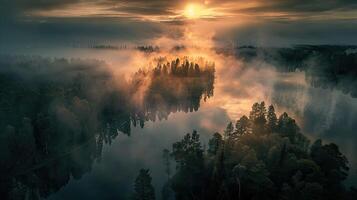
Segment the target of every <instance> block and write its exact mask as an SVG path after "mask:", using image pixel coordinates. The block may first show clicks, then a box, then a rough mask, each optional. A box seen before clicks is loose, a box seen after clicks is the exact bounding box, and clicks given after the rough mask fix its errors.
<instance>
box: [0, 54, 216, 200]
mask: <svg viewBox="0 0 357 200" xmlns="http://www.w3.org/2000/svg"><path fill="white" fill-rule="evenodd" d="M172 63H174V64H170V65H169V66H170V67H169V68H168V69H167V71H165V70H163V69H164V68H165V66H166V67H167V64H165V65H163V66H162V67H161V65H160V64H158V68H152V69H149V68H148V69H147V70H145V71H143V70H139V71H138V72H137V73H135V74H133V75H132V77H131V81H130V82H125V83H121V85H120V87H119V86H118V85H119V84H117V83H116V82H115V80H114V77H113V75H112V74H111V73H110V71H109V70H108V68H107V66H106V64H105V63H104V62H102V61H99V60H86V59H62V58H53V59H52V58H43V57H29V56H0V66H4V67H1V68H0V84H1V86H2V87H1V88H0V128H1V130H2V134H1V135H0V158H1V159H0V172H1V174H2V176H1V177H0V188H1V189H0V192H1V194H2V195H3V196H2V197H4V198H5V199H24V198H25V197H26V196H28V197H29V198H34V199H37V198H45V197H48V196H49V195H50V194H52V193H53V192H56V191H58V190H59V189H60V188H61V187H63V186H64V185H66V184H67V183H68V182H69V181H70V179H72V178H74V179H80V178H81V177H82V176H83V175H84V174H86V173H88V172H89V171H91V168H92V165H93V163H94V162H100V161H101V155H102V149H103V145H105V144H111V142H112V141H113V140H114V139H115V138H116V137H117V136H118V134H121V133H123V134H127V135H129V136H130V132H131V126H136V125H137V124H140V126H141V127H144V123H145V121H154V120H157V119H158V120H162V119H165V118H167V117H168V115H169V114H170V113H171V112H177V111H185V112H194V111H197V110H198V108H199V106H200V100H201V99H203V98H209V97H210V96H212V95H213V84H214V64H210V65H209V66H208V65H207V66H204V65H201V66H199V64H198V63H196V62H194V61H192V62H191V61H189V60H188V59H185V60H183V61H182V62H180V60H179V59H175V60H173V62H172ZM186 63H190V65H193V66H195V71H194V73H193V74H191V72H193V71H192V70H191V69H190V67H188V71H189V72H190V73H181V72H182V71H185V70H186V66H187V65H186ZM5 66H6V67H5ZM160 69H161V71H160ZM159 71H160V74H158V73H159ZM161 72H162V73H161ZM59 73H60V74H61V76H58V74H59ZM147 80H149V81H147ZM173 87H179V88H181V90H173ZM140 88H144V90H142V94H143V96H144V98H143V99H142V100H141V101H140V102H135V101H134V99H135V93H136V92H137V91H141V90H140Z"/></svg>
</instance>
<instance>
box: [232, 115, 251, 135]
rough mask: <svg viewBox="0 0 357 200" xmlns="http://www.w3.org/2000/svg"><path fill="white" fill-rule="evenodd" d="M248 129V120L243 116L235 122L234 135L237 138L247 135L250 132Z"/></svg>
mask: <svg viewBox="0 0 357 200" xmlns="http://www.w3.org/2000/svg"><path fill="white" fill-rule="evenodd" d="M249 129H250V124H249V119H248V117H247V116H245V115H243V117H241V118H240V119H239V120H237V123H236V130H235V134H236V135H237V137H239V136H241V135H245V134H248V133H249V132H250V130H249Z"/></svg>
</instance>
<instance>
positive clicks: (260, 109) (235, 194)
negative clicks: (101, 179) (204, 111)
mask: <svg viewBox="0 0 357 200" xmlns="http://www.w3.org/2000/svg"><path fill="white" fill-rule="evenodd" d="M166 151H167V150H166ZM166 154H167V153H166ZM170 156H171V158H172V159H173V160H174V161H175V162H176V173H175V174H174V175H173V176H170V173H168V176H169V180H168V182H167V184H166V185H165V187H164V188H163V197H164V199H170V193H171V195H174V196H175V198H176V199H177V200H180V199H205V200H207V199H311V200H312V199H314V200H316V199H331V200H332V199H355V198H356V192H357V191H356V189H353V188H351V189H350V190H347V189H346V188H345V186H344V185H343V181H344V180H345V179H346V177H347V175H348V169H349V168H348V161H347V159H346V157H345V156H344V155H343V154H342V153H341V152H340V151H339V148H338V146H337V145H335V144H333V143H331V144H323V143H322V141H321V140H316V141H315V142H314V143H313V144H312V145H309V140H308V139H307V138H306V137H305V136H304V135H303V134H302V133H301V132H300V129H299V127H298V125H297V124H296V122H295V120H294V119H292V118H291V117H289V116H288V114H287V113H283V114H282V115H280V116H279V117H277V116H276V114H275V111H274V107H273V106H269V108H268V110H266V107H265V104H264V102H261V103H255V104H254V105H253V107H252V111H251V112H250V114H249V117H247V116H243V117H241V118H240V119H239V120H237V121H236V123H234V124H233V123H232V122H230V123H229V124H228V125H227V128H226V129H225V130H224V132H223V134H220V133H215V134H213V136H212V138H211V139H210V140H209V143H208V149H207V150H205V149H204V148H203V146H202V143H201V142H200V137H199V134H198V133H197V132H196V131H193V133H192V134H189V133H188V134H187V135H185V136H184V138H183V139H182V140H181V141H179V142H176V143H174V144H173V146H172V150H171V151H170ZM166 160H167V159H166ZM165 163H168V162H165ZM166 165H167V167H169V165H168V164H166Z"/></svg>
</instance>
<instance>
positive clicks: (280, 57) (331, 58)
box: [219, 45, 357, 97]
mask: <svg viewBox="0 0 357 200" xmlns="http://www.w3.org/2000/svg"><path fill="white" fill-rule="evenodd" d="M356 49H357V46H348V45H345V46H339V45H296V46H293V47H286V48H282V47H280V48H273V47H271V48H268V47H254V46H239V47H235V48H234V50H233V54H234V56H236V57H237V58H238V59H241V60H242V61H243V62H244V63H247V64H248V63H251V62H261V63H268V64H270V65H271V66H274V67H275V68H276V69H277V70H278V71H282V72H293V71H297V70H300V71H305V73H306V79H307V81H308V82H309V83H310V84H311V85H312V86H313V87H321V88H330V89H334V88H335V89H338V90H341V91H342V92H344V93H346V94H350V95H351V96H352V97H357V90H356V88H357V81H356V78H355V77H356V76H357V68H356V66H357V51H356ZM219 52H220V51H219ZM223 52H224V51H223ZM258 66H259V65H258Z"/></svg>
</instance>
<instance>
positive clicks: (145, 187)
mask: <svg viewBox="0 0 357 200" xmlns="http://www.w3.org/2000/svg"><path fill="white" fill-rule="evenodd" d="M151 179H152V178H151V176H150V172H149V170H148V169H141V170H140V172H139V175H138V176H137V177H136V179H135V184H134V195H133V199H135V200H155V190H154V187H153V186H152V184H151Z"/></svg>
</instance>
